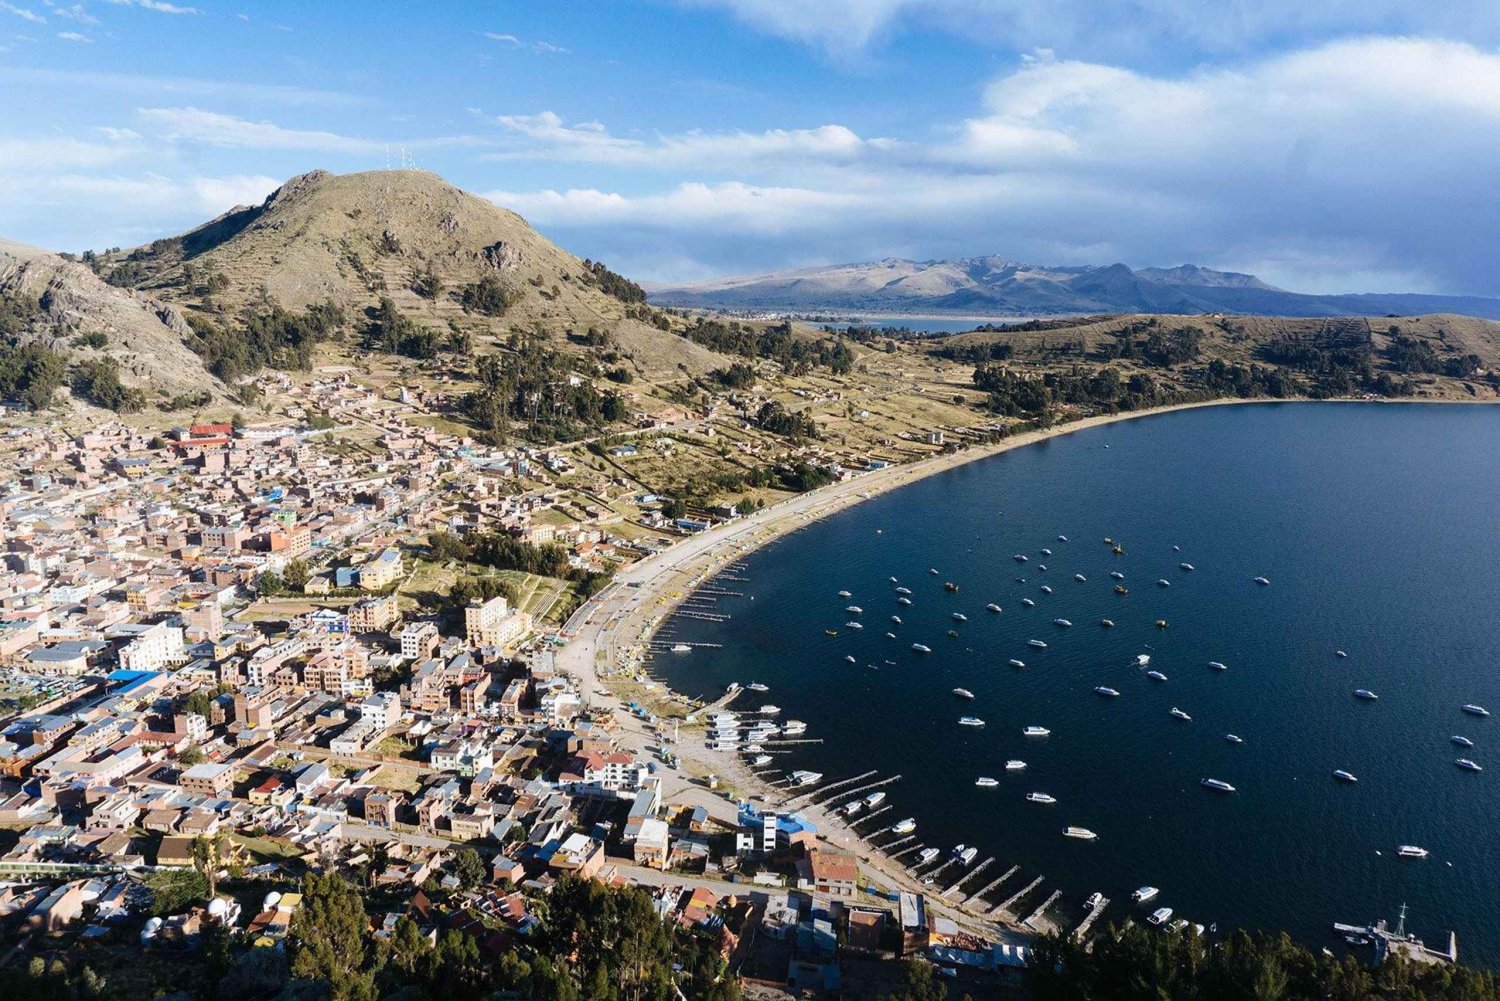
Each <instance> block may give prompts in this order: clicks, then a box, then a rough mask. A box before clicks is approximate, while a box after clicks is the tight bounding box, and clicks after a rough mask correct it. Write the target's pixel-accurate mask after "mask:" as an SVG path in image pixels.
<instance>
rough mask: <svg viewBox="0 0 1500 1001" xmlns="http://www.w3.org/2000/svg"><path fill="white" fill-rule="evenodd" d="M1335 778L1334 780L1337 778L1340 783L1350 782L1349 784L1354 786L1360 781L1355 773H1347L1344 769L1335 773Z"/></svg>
mask: <svg viewBox="0 0 1500 1001" xmlns="http://www.w3.org/2000/svg"><path fill="white" fill-rule="evenodd" d="M1333 777H1334V778H1336V779H1338V780H1339V781H1340V782H1348V783H1350V784H1351V785H1352V784H1353V783H1355V782H1358V781H1359V779H1358V778H1357V777H1355V774H1354V773H1353V772H1346V771H1345V770H1344V769H1342V768H1340V769H1338V770H1336V771H1335V772H1334V773H1333Z"/></svg>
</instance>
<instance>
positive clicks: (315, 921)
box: [287, 872, 375, 1001]
mask: <svg viewBox="0 0 1500 1001" xmlns="http://www.w3.org/2000/svg"><path fill="white" fill-rule="evenodd" d="M369 931H370V923H369V919H368V918H367V917H366V916H365V905H364V901H363V900H361V899H360V896H359V894H358V893H357V892H356V891H355V889H354V888H353V887H352V886H350V885H349V884H348V883H347V882H345V880H344V878H343V877H342V876H340V875H338V874H337V873H332V872H325V873H316V874H312V873H310V874H308V875H306V876H304V877H303V878H302V906H301V907H299V908H298V909H297V911H296V913H295V914H294V915H293V916H292V926H291V929H290V930H289V932H288V934H287V944H288V946H289V950H288V951H289V954H290V956H291V971H292V974H293V975H294V976H298V977H305V978H307V979H310V980H321V981H324V982H326V983H327V984H328V992H329V998H330V1001H373V999H374V997H375V978H374V974H373V972H372V971H371V969H370V953H369V947H368V946H367V945H366V939H367V937H368V935H369Z"/></svg>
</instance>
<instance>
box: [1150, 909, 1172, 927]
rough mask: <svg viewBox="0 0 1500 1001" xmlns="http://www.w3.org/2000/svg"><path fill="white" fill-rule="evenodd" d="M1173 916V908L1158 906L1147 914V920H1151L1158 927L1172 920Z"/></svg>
mask: <svg viewBox="0 0 1500 1001" xmlns="http://www.w3.org/2000/svg"><path fill="white" fill-rule="evenodd" d="M1171 918H1172V908H1170V907H1158V908H1157V909H1156V910H1154V911H1152V912H1151V913H1150V914H1148V915H1147V916H1146V920H1147V921H1149V922H1151V923H1152V924H1153V925H1156V926H1157V927H1158V928H1159V927H1161V926H1162V925H1164V924H1166V923H1167V922H1168V921H1169V920H1171Z"/></svg>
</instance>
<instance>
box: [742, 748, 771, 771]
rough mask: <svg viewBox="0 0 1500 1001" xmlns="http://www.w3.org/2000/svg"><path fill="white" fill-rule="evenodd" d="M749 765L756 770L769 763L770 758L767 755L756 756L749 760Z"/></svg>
mask: <svg viewBox="0 0 1500 1001" xmlns="http://www.w3.org/2000/svg"><path fill="white" fill-rule="evenodd" d="M747 750H748V748H747ZM750 763H751V764H752V765H754V766H756V767H757V768H761V767H764V766H765V765H769V764H770V763H771V756H770V755H769V754H757V755H756V756H755V757H754V758H753V759H751V761H750Z"/></svg>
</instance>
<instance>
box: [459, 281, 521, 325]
mask: <svg viewBox="0 0 1500 1001" xmlns="http://www.w3.org/2000/svg"><path fill="white" fill-rule="evenodd" d="M520 297H521V296H520V293H519V292H517V291H516V290H515V289H512V288H510V287H509V286H507V285H506V284H505V283H504V282H502V281H501V280H500V276H499V275H492V274H486V275H484V276H483V277H482V278H480V279H479V280H478V281H477V282H470V283H469V284H468V285H465V286H464V287H463V291H462V292H460V293H459V297H458V301H459V304H460V305H462V306H463V308H464V312H465V313H479V314H480V315H482V316H504V315H505V311H506V310H508V309H510V307H512V306H514V305H515V304H516V301H517V300H518V299H520Z"/></svg>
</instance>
